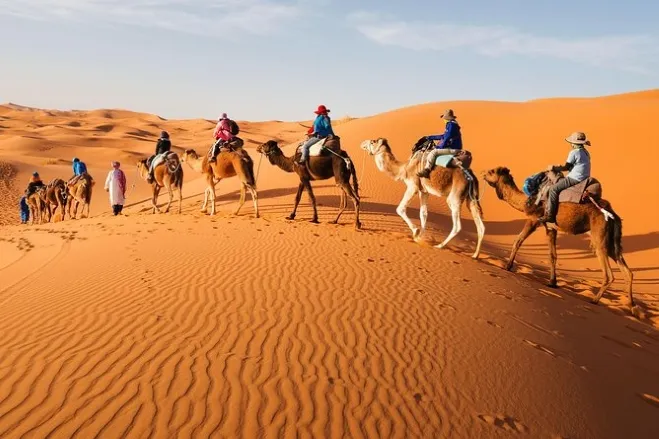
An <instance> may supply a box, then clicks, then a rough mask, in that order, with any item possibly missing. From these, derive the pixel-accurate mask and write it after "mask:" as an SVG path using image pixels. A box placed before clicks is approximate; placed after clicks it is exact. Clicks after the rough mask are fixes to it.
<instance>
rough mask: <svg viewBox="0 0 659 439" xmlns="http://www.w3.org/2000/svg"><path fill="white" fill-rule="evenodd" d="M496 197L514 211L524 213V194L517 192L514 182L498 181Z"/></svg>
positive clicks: (525, 198)
mask: <svg viewBox="0 0 659 439" xmlns="http://www.w3.org/2000/svg"><path fill="white" fill-rule="evenodd" d="M496 191H497V196H498V197H499V198H501V199H502V200H504V201H505V202H507V203H508V204H510V205H511V206H512V207H513V208H514V209H516V210H519V211H520V212H524V211H525V210H526V209H525V206H526V200H527V197H526V194H525V193H524V192H522V191H521V190H519V188H518V187H517V185H516V184H515V182H514V181H513V180H512V179H511V180H510V181H505V182H504V181H501V180H500V181H499V182H498V183H497V186H496Z"/></svg>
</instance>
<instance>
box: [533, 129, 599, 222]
mask: <svg viewBox="0 0 659 439" xmlns="http://www.w3.org/2000/svg"><path fill="white" fill-rule="evenodd" d="M565 141H566V142H567V143H569V144H570V145H571V147H572V150H571V151H570V153H569V154H568V156H567V160H566V161H565V164H564V165H558V166H555V165H549V166H548V167H547V171H553V172H562V171H569V173H568V174H567V176H565V177H562V178H560V179H559V180H558V182H556V184H554V185H553V186H552V187H551V189H549V198H548V199H547V204H546V206H545V215H544V216H543V217H542V218H540V222H541V223H544V224H547V223H549V224H554V223H556V212H557V211H558V197H559V194H560V193H561V191H563V190H565V189H567V188H569V187H572V186H575V185H577V184H579V183H581V182H582V181H584V180H586V179H587V178H589V177H590V153H589V152H588V151H587V150H586V146H587V145H588V146H589V145H590V140H588V139H587V138H586V134H585V133H583V132H581V131H575V132H574V133H572V134H571V135H570V136H569V137H566V138H565Z"/></svg>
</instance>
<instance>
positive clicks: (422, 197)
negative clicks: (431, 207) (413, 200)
mask: <svg viewBox="0 0 659 439" xmlns="http://www.w3.org/2000/svg"><path fill="white" fill-rule="evenodd" d="M428 197H429V194H428V192H425V191H419V204H420V206H419V220H420V221H421V232H419V236H423V234H424V233H425V232H426V224H427V223H428Z"/></svg>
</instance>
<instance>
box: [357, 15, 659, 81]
mask: <svg viewBox="0 0 659 439" xmlns="http://www.w3.org/2000/svg"><path fill="white" fill-rule="evenodd" d="M349 22H350V23H351V24H352V25H353V26H354V27H355V28H356V29H357V31H359V32H360V33H361V34H362V35H364V36H365V37H366V38H368V39H370V40H372V41H374V42H376V43H378V44H381V45H387V46H398V47H402V48H405V49H410V50H417V51H450V50H454V49H467V50H471V51H474V52H476V53H480V54H482V55H486V56H492V57H498V56H503V55H525V56H544V57H551V58H557V59H563V60H567V61H572V62H575V63H582V64H588V65H592V66H597V67H612V68H617V69H620V70H627V71H634V72H638V73H650V72H651V70H650V69H649V66H648V63H651V62H655V60H657V59H659V51H658V50H657V49H656V48H657V47H659V46H658V41H657V40H656V39H655V38H653V37H651V36H647V35H629V36H604V37H592V38H580V39H575V38H571V39H567V38H554V37H542V36H537V35H533V34H528V33H524V32H520V31H518V30H516V29H513V28H509V27H504V26H469V25H455V24H436V23H424V22H406V21H400V20H396V19H392V18H389V17H385V16H382V15H380V14H373V13H368V12H356V13H353V14H351V15H350V16H349Z"/></svg>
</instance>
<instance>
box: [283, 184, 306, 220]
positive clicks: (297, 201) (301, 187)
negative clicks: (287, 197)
mask: <svg viewBox="0 0 659 439" xmlns="http://www.w3.org/2000/svg"><path fill="white" fill-rule="evenodd" d="M303 190H304V183H302V182H301V181H300V185H299V186H298V187H297V194H296V195H295V206H293V212H291V214H290V215H288V216H287V217H286V219H289V220H292V219H295V213H296V212H297V206H298V204H300V199H301V198H302V191H303Z"/></svg>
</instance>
